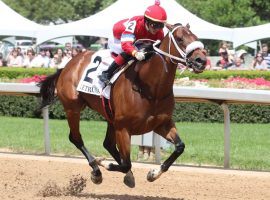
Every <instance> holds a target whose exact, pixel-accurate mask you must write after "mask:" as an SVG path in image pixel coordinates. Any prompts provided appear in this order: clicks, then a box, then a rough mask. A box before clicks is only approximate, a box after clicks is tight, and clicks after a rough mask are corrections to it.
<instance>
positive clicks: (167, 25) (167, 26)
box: [165, 23, 173, 31]
mask: <svg viewBox="0 0 270 200" xmlns="http://www.w3.org/2000/svg"><path fill="white" fill-rule="evenodd" d="M165 26H166V28H167V29H169V31H172V30H173V25H171V24H168V23H165Z"/></svg>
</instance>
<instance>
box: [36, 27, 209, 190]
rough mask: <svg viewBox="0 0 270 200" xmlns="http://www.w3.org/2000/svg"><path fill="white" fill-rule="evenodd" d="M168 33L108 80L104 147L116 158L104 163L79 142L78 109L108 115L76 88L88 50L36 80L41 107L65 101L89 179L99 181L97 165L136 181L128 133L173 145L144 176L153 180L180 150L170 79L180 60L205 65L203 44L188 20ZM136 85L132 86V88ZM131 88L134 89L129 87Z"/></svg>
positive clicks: (98, 102)
mask: <svg viewBox="0 0 270 200" xmlns="http://www.w3.org/2000/svg"><path fill="white" fill-rule="evenodd" d="M166 27H167V29H168V33H167V34H166V36H165V38H164V39H163V40H162V41H161V42H160V44H159V45H157V44H155V45H154V50H155V52H156V53H154V54H153V55H152V56H151V57H150V58H149V59H148V60H145V61H140V62H134V63H133V64H132V65H131V66H130V67H129V68H128V69H127V70H126V71H125V72H124V73H123V74H121V75H120V76H119V78H118V80H117V81H116V82H115V83H114V84H113V85H112V88H111V94H110V101H111V102H110V105H111V109H112V111H113V116H112V120H107V125H108V126H107V132H106V136H105V139H104V143H103V146H104V148H105V149H107V150H108V152H109V153H110V154H111V156H112V157H113V158H114V159H115V161H116V163H110V164H105V162H104V161H103V160H102V159H97V158H95V157H93V156H92V155H91V154H90V153H89V151H88V150H87V149H86V147H85V146H84V142H83V139H82V137H81V134H80V130H79V121H80V112H81V111H82V110H83V109H84V108H85V107H86V106H88V107H90V108H91V109H93V110H95V111H97V112H98V113H100V114H101V115H102V116H104V117H105V118H106V117H107V115H106V113H105V111H104V109H103V105H102V100H101V98H100V97H99V96H95V95H91V94H86V93H82V92H78V91H77V90H76V87H77V85H78V82H79V81H80V78H81V76H82V74H83V72H84V69H85V68H86V66H87V65H88V64H89V62H90V59H91V56H92V55H93V52H90V51H86V52H83V53H81V54H79V55H77V56H76V57H74V58H73V59H72V60H71V61H70V62H69V63H68V64H67V65H66V67H65V68H64V69H62V70H58V71H57V72H56V73H55V74H53V75H50V76H48V77H47V78H46V79H45V80H43V81H42V82H41V83H40V93H41V98H42V102H41V107H44V106H46V105H49V104H51V103H52V102H54V100H55V97H56V96H57V97H58V98H59V100H60V101H61V103H62V105H63V106H64V110H65V112H66V116H67V120H68V124H69V128H70V133H69V140H70V141H71V142H72V143H73V144H74V145H75V146H76V147H77V148H78V149H79V150H80V151H81V152H82V153H83V155H84V156H85V157H86V159H87V160H88V162H89V165H90V166H91V167H92V169H93V171H92V172H91V180H92V181H93V182H94V183H96V184H99V183H101V182H102V173H101V171H100V168H99V166H102V167H105V168H106V169H107V170H109V171H119V172H123V173H125V174H126V175H125V177H124V183H125V184H126V185H127V186H129V187H134V186H135V179H134V176H133V174H132V172H131V160H130V149H131V147H130V146H131V136H132V135H139V134H144V133H146V132H149V131H152V130H153V131H154V132H155V133H157V134H159V135H160V136H162V137H164V138H165V139H166V140H168V141H170V142H171V143H172V144H174V145H175V150H174V152H173V153H172V154H171V155H170V156H169V158H167V159H166V160H165V162H164V163H163V164H162V165H161V166H160V168H159V169H155V170H150V171H149V173H148V175H147V179H148V181H150V182H152V181H154V180H156V179H157V178H159V177H160V175H161V174H162V173H163V172H166V171H167V170H168V169H169V167H170V166H171V165H172V164H173V162H174V161H175V160H176V159H177V158H178V157H179V156H180V155H181V154H182V153H183V151H184V148H185V144H184V142H183V141H182V140H181V139H180V137H179V135H178V133H177V130H176V127H175V123H174V122H173V120H172V114H173V109H174V103H175V102H174V94H173V83H174V78H175V74H176V70H177V66H178V64H179V63H182V64H184V65H186V66H188V67H190V68H191V69H192V70H193V71H194V72H195V73H200V72H202V71H203V70H204V68H205V65H206V56H205V52H204V49H203V44H202V43H201V42H199V41H198V38H197V37H196V36H195V35H194V34H193V33H192V32H191V30H190V28H189V25H186V26H183V25H181V24H176V25H170V24H166ZM134 85H136V87H134ZM134 88H139V90H138V89H134Z"/></svg>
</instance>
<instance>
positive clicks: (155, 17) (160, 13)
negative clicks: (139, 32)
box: [144, 0, 167, 23]
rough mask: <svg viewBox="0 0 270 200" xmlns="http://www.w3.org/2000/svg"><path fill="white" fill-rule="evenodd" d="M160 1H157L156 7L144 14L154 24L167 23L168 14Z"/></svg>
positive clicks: (150, 7)
mask: <svg viewBox="0 0 270 200" xmlns="http://www.w3.org/2000/svg"><path fill="white" fill-rule="evenodd" d="M159 5H160V2H159V1H158V0H156V1H155V5H153V6H149V7H148V8H147V9H146V11H145V12H144V16H145V17H146V18H148V19H150V20H152V21H154V22H161V23H165V22H166V20H167V14H166V11H165V10H164V8H162V7H161V6H159Z"/></svg>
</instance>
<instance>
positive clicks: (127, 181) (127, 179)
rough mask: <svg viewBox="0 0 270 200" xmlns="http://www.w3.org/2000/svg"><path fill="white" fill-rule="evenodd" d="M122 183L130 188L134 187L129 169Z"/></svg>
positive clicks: (133, 180)
mask: <svg viewBox="0 0 270 200" xmlns="http://www.w3.org/2000/svg"><path fill="white" fill-rule="evenodd" d="M124 183H125V185H126V186H128V187H130V188H134V187H135V178H134V176H133V173H132V172H131V171H129V172H128V173H127V174H126V175H125V177H124Z"/></svg>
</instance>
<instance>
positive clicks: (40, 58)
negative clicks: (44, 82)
mask: <svg viewBox="0 0 270 200" xmlns="http://www.w3.org/2000/svg"><path fill="white" fill-rule="evenodd" d="M49 62H50V59H49V58H48V57H47V56H46V52H45V50H44V49H41V50H40V52H39V54H38V55H37V56H36V57H35V58H34V60H33V61H32V63H31V65H32V67H45V68H48V67H49Z"/></svg>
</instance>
